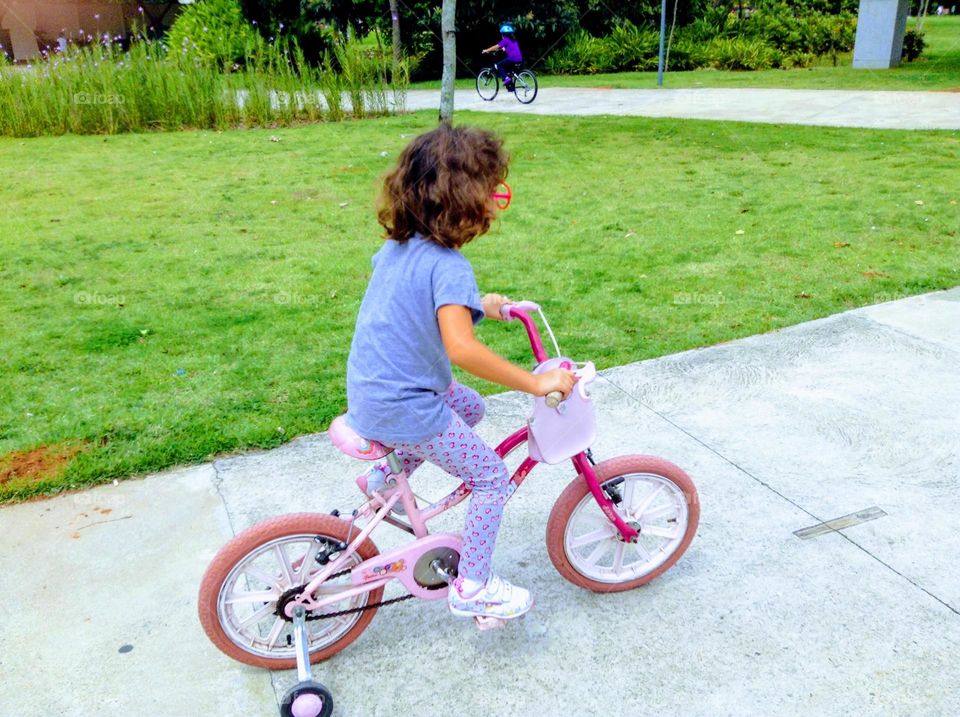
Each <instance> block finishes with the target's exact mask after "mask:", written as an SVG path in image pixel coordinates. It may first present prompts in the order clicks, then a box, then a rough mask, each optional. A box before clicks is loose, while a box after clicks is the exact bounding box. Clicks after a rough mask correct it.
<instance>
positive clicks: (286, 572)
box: [273, 543, 293, 585]
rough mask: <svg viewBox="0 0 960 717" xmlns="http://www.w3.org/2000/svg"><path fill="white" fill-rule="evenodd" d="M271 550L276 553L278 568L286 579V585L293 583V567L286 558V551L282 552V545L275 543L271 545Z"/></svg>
mask: <svg viewBox="0 0 960 717" xmlns="http://www.w3.org/2000/svg"><path fill="white" fill-rule="evenodd" d="M273 552H274V553H275V554H276V557H277V561H278V562H279V563H280V569H281V570H282V571H283V579H284V580H286V583H287V585H293V567H291V565H290V561H289V560H287V555H286V553H284V552H283V545H281V544H280V543H277V545H275V546H274V547H273Z"/></svg>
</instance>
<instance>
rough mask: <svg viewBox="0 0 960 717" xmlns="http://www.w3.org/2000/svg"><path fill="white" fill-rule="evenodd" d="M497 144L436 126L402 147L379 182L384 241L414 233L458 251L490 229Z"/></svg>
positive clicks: (480, 134) (499, 158) (499, 175)
mask: <svg viewBox="0 0 960 717" xmlns="http://www.w3.org/2000/svg"><path fill="white" fill-rule="evenodd" d="M509 163H510V158H509V156H508V155H507V153H506V151H505V150H504V149H503V140H501V139H500V138H499V137H497V136H495V135H493V134H491V133H490V132H487V131H485V130H482V129H477V128H475V127H453V126H451V125H449V124H446V123H444V124H441V125H440V126H439V127H437V128H436V129H435V130H432V131H430V132H427V133H425V134H422V135H420V136H419V137H417V138H416V139H414V140H413V141H412V142H411V143H410V144H408V145H407V146H406V148H404V150H403V151H402V152H401V153H400V158H399V160H398V161H397V167H396V168H395V169H394V170H393V171H392V172H390V173H389V174H388V175H387V176H386V177H385V178H384V180H383V188H382V190H381V192H380V197H379V199H378V200H377V220H378V221H379V222H380V224H381V225H382V226H383V228H384V229H386V236H387V238H388V239H394V240H396V241H398V242H404V241H406V240H407V239H409V238H410V237H412V236H413V235H414V234H416V233H418V232H419V233H420V234H421V235H422V236H423V237H424V238H426V239H429V240H431V241H434V242H436V243H437V244H440V245H441V246H445V247H447V248H450V249H458V248H460V247H461V246H463V245H464V244H466V243H467V242H468V241H470V240H471V239H473V238H475V237H477V236H479V235H481V234H483V233H484V232H486V231H487V230H488V229H489V228H490V222H491V221H492V219H493V217H492V213H491V199H490V195H491V193H492V192H493V191H494V190H495V189H496V187H497V185H498V184H499V183H500V182H502V181H503V180H504V179H506V176H507V166H508V165H509Z"/></svg>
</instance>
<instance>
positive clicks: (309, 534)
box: [197, 513, 383, 670]
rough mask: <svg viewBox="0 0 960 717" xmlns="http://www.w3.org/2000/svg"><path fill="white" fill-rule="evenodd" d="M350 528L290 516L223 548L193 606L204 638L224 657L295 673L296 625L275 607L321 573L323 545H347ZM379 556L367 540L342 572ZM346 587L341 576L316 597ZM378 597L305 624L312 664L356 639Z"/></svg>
mask: <svg viewBox="0 0 960 717" xmlns="http://www.w3.org/2000/svg"><path fill="white" fill-rule="evenodd" d="M349 527H350V526H349V524H348V523H346V522H345V521H343V520H340V519H339V518H335V517H333V516H332V515H321V514H316V513H295V514H292V515H282V516H278V517H276V518H271V519H269V520H266V521H264V522H262V523H259V524H257V525H254V526H253V527H251V528H248V529H247V530H245V531H243V532H242V533H240V534H239V535H237V536H236V537H235V538H234V539H233V540H231V541H230V542H228V543H227V544H226V545H224V546H223V548H221V550H220V552H219V553H217V555H216V557H214V559H213V561H212V562H211V563H210V567H208V568H207V572H206V574H205V575H204V576H203V582H202V584H201V586H200V595H199V599H198V601H197V603H198V606H197V607H198V611H199V613H200V623H201V624H202V625H203V629H204V631H205V632H206V633H207V637H209V638H210V640H211V641H212V642H213V644H214V645H216V647H217V648H218V649H219V650H220V651H221V652H223V653H224V654H226V655H227V656H229V657H232V658H233V659H235V660H238V661H240V662H243V663H246V664H248V665H253V666H254V667H266V668H267V669H270V670H288V669H291V668H293V667H296V666H297V657H296V650H295V646H294V644H293V639H292V628H293V623H292V621H290V620H289V619H286V618H283V617H281V616H280V615H278V610H277V603H278V601H279V600H281V599H284V600H285V599H289V596H290V595H291V594H292V593H294V592H295V589H296V588H297V587H298V586H300V585H305V584H306V583H308V582H309V581H310V579H311V578H313V577H314V576H315V575H316V574H317V573H318V572H319V571H320V570H322V569H323V566H322V565H320V564H319V563H318V562H317V561H316V560H315V558H316V557H317V554H318V553H319V552H320V551H321V550H322V549H323V548H324V547H325V546H329V545H330V544H332V543H333V544H335V543H339V542H340V541H346V540H347V538H348V537H349ZM378 553H379V551H378V550H377V546H376V545H374V544H373V542H372V541H371V540H370V539H369V538H368V539H367V540H365V541H364V542H363V543H361V544H360V546H359V547H358V549H357V552H356V553H354V554H353V555H352V556H351V558H350V560H349V561H348V562H349V564H348V566H347V569H349V568H352V567H354V566H355V565H358V564H359V563H361V562H362V561H364V560H366V559H368V558H372V557H374V556H376V555H378ZM351 587H353V585H352V584H351V581H350V575H349V574H340V575H339V576H337V577H334V578H331V579H330V580H328V581H327V582H325V583H323V584H322V585H321V586H320V587H319V588H318V591H317V592H318V593H319V594H321V595H325V596H326V595H336V594H337V593H339V592H341V591H346V590H349V589H350V588H351ZM382 597H383V587H379V588H377V589H375V590H371V591H370V592H365V593H360V594H359V595H349V596H346V597H344V598H343V599H342V600H340V601H337V602H335V603H333V604H331V605H328V606H327V607H326V608H325V609H324V610H323V612H324V613H335V612H339V611H345V612H346V614H344V615H340V616H337V617H331V618H324V619H319V620H311V621H310V622H308V623H307V626H308V633H309V634H308V637H309V651H310V662H319V661H321V660H325V659H327V658H328V657H332V656H333V655H335V654H336V653H338V652H339V651H340V650H342V649H343V648H345V647H346V646H347V645H349V644H350V643H351V642H353V641H354V640H356V639H357V638H358V637H359V636H360V633H361V632H363V631H364V629H366V627H367V625H369V624H370V621H371V620H372V619H373V616H374V615H375V614H376V612H377V608H376V607H368V606H371V605H376V604H377V603H379V602H380V600H381V599H382ZM364 608H365V609H364ZM288 637H289V638H290V639H289V640H288Z"/></svg>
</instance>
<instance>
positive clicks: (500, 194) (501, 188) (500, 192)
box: [490, 182, 513, 211]
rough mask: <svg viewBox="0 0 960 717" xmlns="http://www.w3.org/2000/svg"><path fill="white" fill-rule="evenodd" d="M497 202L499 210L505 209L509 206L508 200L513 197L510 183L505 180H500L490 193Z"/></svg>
mask: <svg viewBox="0 0 960 717" xmlns="http://www.w3.org/2000/svg"><path fill="white" fill-rule="evenodd" d="M490 196H491V197H493V198H494V199H495V200H496V202H497V207H499V208H500V211H503V210H505V209H506V208H507V207H509V206H510V200H511V199H513V190H512V189H510V185H509V184H507V183H506V182H500V184H498V185H497V189H496V191H494V193H493V194H491V195H490Z"/></svg>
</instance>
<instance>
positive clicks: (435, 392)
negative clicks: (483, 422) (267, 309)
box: [347, 235, 483, 445]
mask: <svg viewBox="0 0 960 717" xmlns="http://www.w3.org/2000/svg"><path fill="white" fill-rule="evenodd" d="M446 304H457V305H460V306H466V307H468V308H470V310H471V313H472V314H473V322H474V323H475V324H476V323H477V322H478V321H480V319H482V318H483V308H482V307H481V305H480V291H479V290H478V289H477V280H476V278H475V277H474V275H473V268H472V267H471V266H470V262H468V261H467V260H466V258H465V257H464V256H463V255H462V254H461V253H460V252H459V251H457V250H456V249H446V248H444V247H442V246H440V245H439V244H435V243H434V242H432V241H428V240H425V239H423V238H422V237H420V236H419V235H415V236H413V237H411V238H410V239H409V240H407V241H405V242H403V243H402V244H401V243H400V242H396V241H393V240H391V239H388V240H387V241H385V242H384V243H383V247H382V248H381V249H380V251H378V252H377V253H376V254H375V255H374V257H373V276H371V277H370V284H369V286H367V293H366V294H365V295H364V297H363V303H362V304H361V305H360V313H359V315H358V316H357V327H356V330H355V331H354V334H353V343H352V344H351V345H350V358H349V359H348V360H347V423H348V424H349V425H350V427H351V428H353V429H354V430H355V431H356V432H357V433H359V434H360V435H361V436H364V437H365V438H371V439H373V440H376V441H380V442H381V443H385V444H387V445H394V444H396V443H415V442H417V441H420V440H422V439H425V438H427V437H429V436H433V435H436V434H437V433H439V432H440V431H442V430H443V429H444V428H446V427H447V425H448V424H449V423H450V419H451V416H450V409H449V408H447V406H446V404H445V403H444V402H443V395H444V394H445V393H446V392H447V389H448V388H449V387H450V384H451V383H452V382H453V374H452V373H451V371H450V359H449V358H447V352H446V350H445V349H444V347H443V340H442V339H441V338H440V326H439V324H438V323H437V310H438V309H439V308H440V307H441V306H444V305H446Z"/></svg>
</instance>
